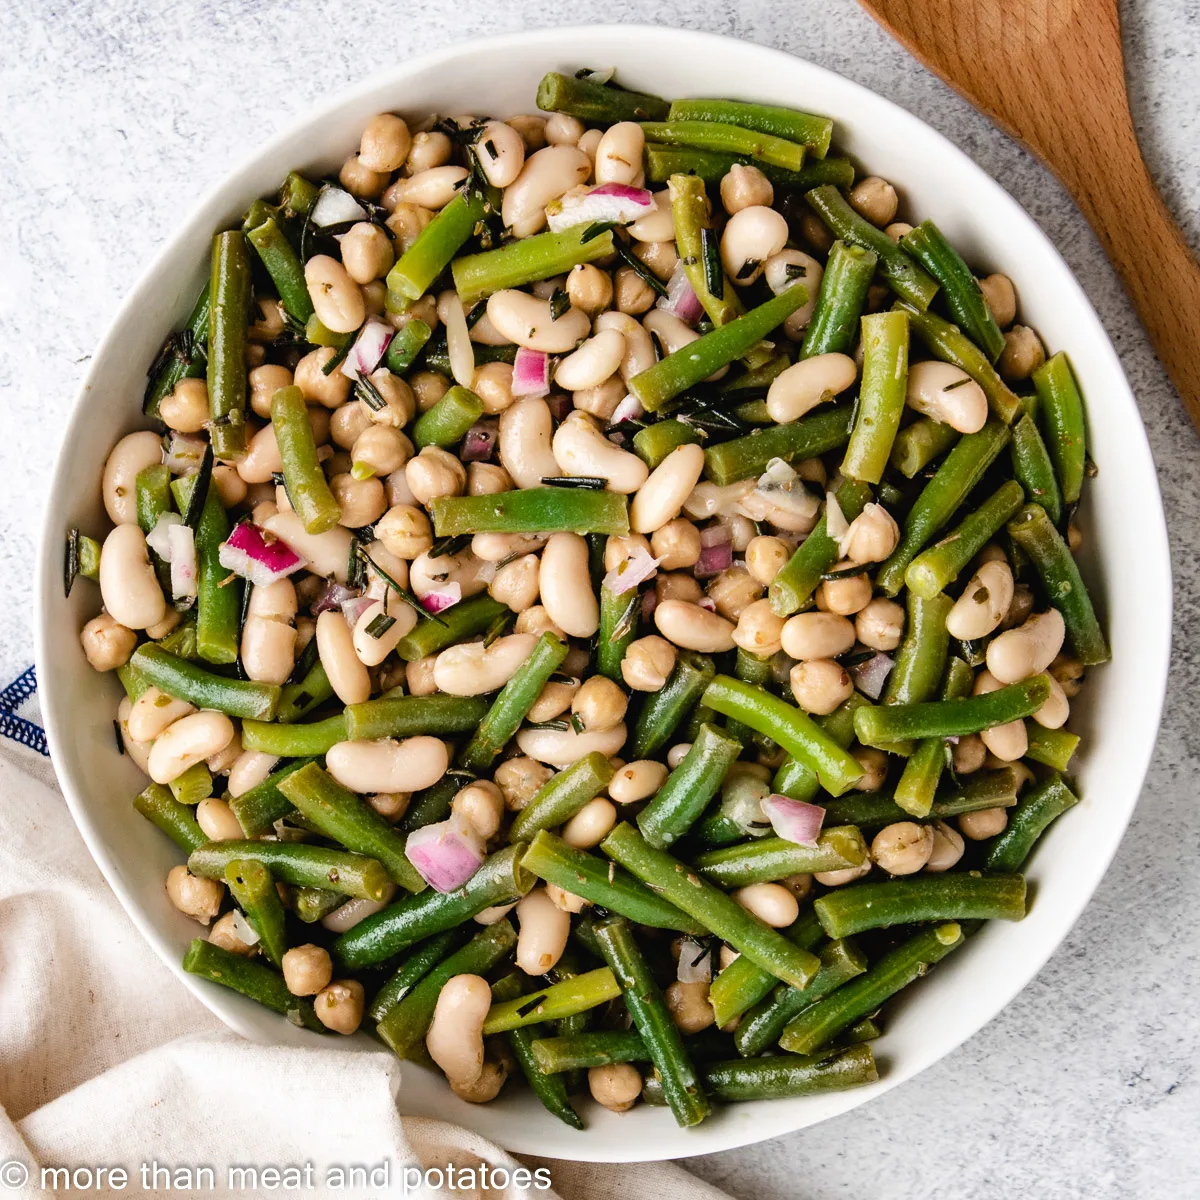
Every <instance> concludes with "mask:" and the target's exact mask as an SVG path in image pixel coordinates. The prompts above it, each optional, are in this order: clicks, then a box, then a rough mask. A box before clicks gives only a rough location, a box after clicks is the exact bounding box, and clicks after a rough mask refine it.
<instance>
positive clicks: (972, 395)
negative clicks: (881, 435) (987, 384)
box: [905, 358, 988, 433]
mask: <svg viewBox="0 0 1200 1200" xmlns="http://www.w3.org/2000/svg"><path fill="white" fill-rule="evenodd" d="M905 402H906V403H907V404H908V407H909V408H911V409H915V410H916V411H917V412H919V413H920V414H921V415H922V416H926V417H932V418H933V419H934V420H935V421H941V422H943V423H944V424H946V425H949V426H950V427H951V428H952V429H957V430H958V432H959V433H978V432H979V430H981V429H982V428H983V426H984V424H985V422H986V421H987V414H988V402H987V396H985V395H984V392H983V388H981V387H980V386H979V384H977V383H976V382H975V381H974V380H973V379H972V378H971V377H970V376H969V375H968V374H967V373H966V371H964V370H962V369H961V368H959V367H956V366H954V365H953V364H952V363H944V362H938V361H937V360H936V359H932V358H931V359H928V360H926V361H925V362H918V363H913V364H912V366H911V367H909V369H908V391H907V393H906V395H905Z"/></svg>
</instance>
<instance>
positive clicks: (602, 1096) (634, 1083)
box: [588, 1063, 642, 1112]
mask: <svg viewBox="0 0 1200 1200" xmlns="http://www.w3.org/2000/svg"><path fill="white" fill-rule="evenodd" d="M588 1091H589V1092H591V1094H592V1099H593V1100H595V1101H596V1103H597V1104H600V1105H603V1106H604V1107H605V1108H607V1109H609V1110H610V1111H611V1112H628V1111H629V1110H630V1109H631V1108H632V1107H633V1105H634V1103H635V1101H636V1100H637V1098H638V1097H639V1096H640V1095H641V1094H642V1076H641V1072H640V1071H639V1070H638V1069H637V1067H635V1066H634V1065H633V1063H611V1064H610V1065H608V1066H604V1067H589V1068H588Z"/></svg>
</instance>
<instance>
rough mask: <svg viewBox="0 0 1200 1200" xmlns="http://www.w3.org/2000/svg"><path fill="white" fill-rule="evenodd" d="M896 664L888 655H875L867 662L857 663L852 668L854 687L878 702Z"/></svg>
mask: <svg viewBox="0 0 1200 1200" xmlns="http://www.w3.org/2000/svg"><path fill="white" fill-rule="evenodd" d="M893 666H895V663H894V662H893V661H892V660H891V659H890V658H889V657H888V656H887V655H886V654H875V655H873V656H872V657H871V658H868V659H867V661H866V662H861V663H856V664H855V665H854V666H853V667H851V668H850V674H851V675H852V676H853V678H854V686H855V687H856V688H858V690H859V691H860V692H862V694H863V695H864V696H867V697H869V698H870V699H871V700H878V699H879V697H880V696H881V695H882V694H883V685H884V684H885V683H887V677H888V676H889V675H890V674H891V673H892V667H893Z"/></svg>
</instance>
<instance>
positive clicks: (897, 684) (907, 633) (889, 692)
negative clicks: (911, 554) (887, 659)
mask: <svg viewBox="0 0 1200 1200" xmlns="http://www.w3.org/2000/svg"><path fill="white" fill-rule="evenodd" d="M953 607H954V601H953V600H951V599H950V597H949V596H947V595H945V594H944V593H942V592H938V593H937V594H936V595H934V596H931V597H929V598H928V599H926V598H925V597H923V596H920V595H918V594H917V593H916V592H911V591H910V592H909V594H908V621H907V622H906V624H905V630H904V641H902V642H901V643H900V650H899V652H898V653H897V654H896V665H895V666H894V667H893V668H892V672H891V674H890V675H888V680H887V685H886V687H885V688H884V692H883V703H884V704H920V703H921V702H922V701H924V700H930V699H932V698H933V696H934V695H935V693H936V692H937V690H938V685H939V684H940V683H941V681H942V676H943V675H944V674H945V672H946V658H947V655H948V654H949V652H950V635H949V633H947V632H946V618H947V617H948V616H949V615H950V610H951V609H952V608H953Z"/></svg>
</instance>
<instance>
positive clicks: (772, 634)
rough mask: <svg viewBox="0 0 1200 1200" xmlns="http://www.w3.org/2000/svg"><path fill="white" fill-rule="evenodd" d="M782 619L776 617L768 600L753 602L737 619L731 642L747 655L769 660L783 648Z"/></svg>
mask: <svg viewBox="0 0 1200 1200" xmlns="http://www.w3.org/2000/svg"><path fill="white" fill-rule="evenodd" d="M783 624H784V621H783V618H782V617H777V616H776V615H775V613H774V611H773V610H772V608H771V603H770V601H769V600H766V599H763V600H755V601H754V603H753V604H750V605H747V607H746V608H744V609H743V610H742V615H741V616H740V617H738V623H737V628H736V629H735V630H734V631H733V640H734V641H735V642H736V643H737V644H738V646H740V647H741V648H742V649H743V650H745V651H746V652H747V653H748V654H753V655H756V656H757V657H759V658H769V657H770V656H771V655H772V654H778V653H779V651H780V649H781V648H782V646H783V642H782V640H781V639H782V637H783Z"/></svg>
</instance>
